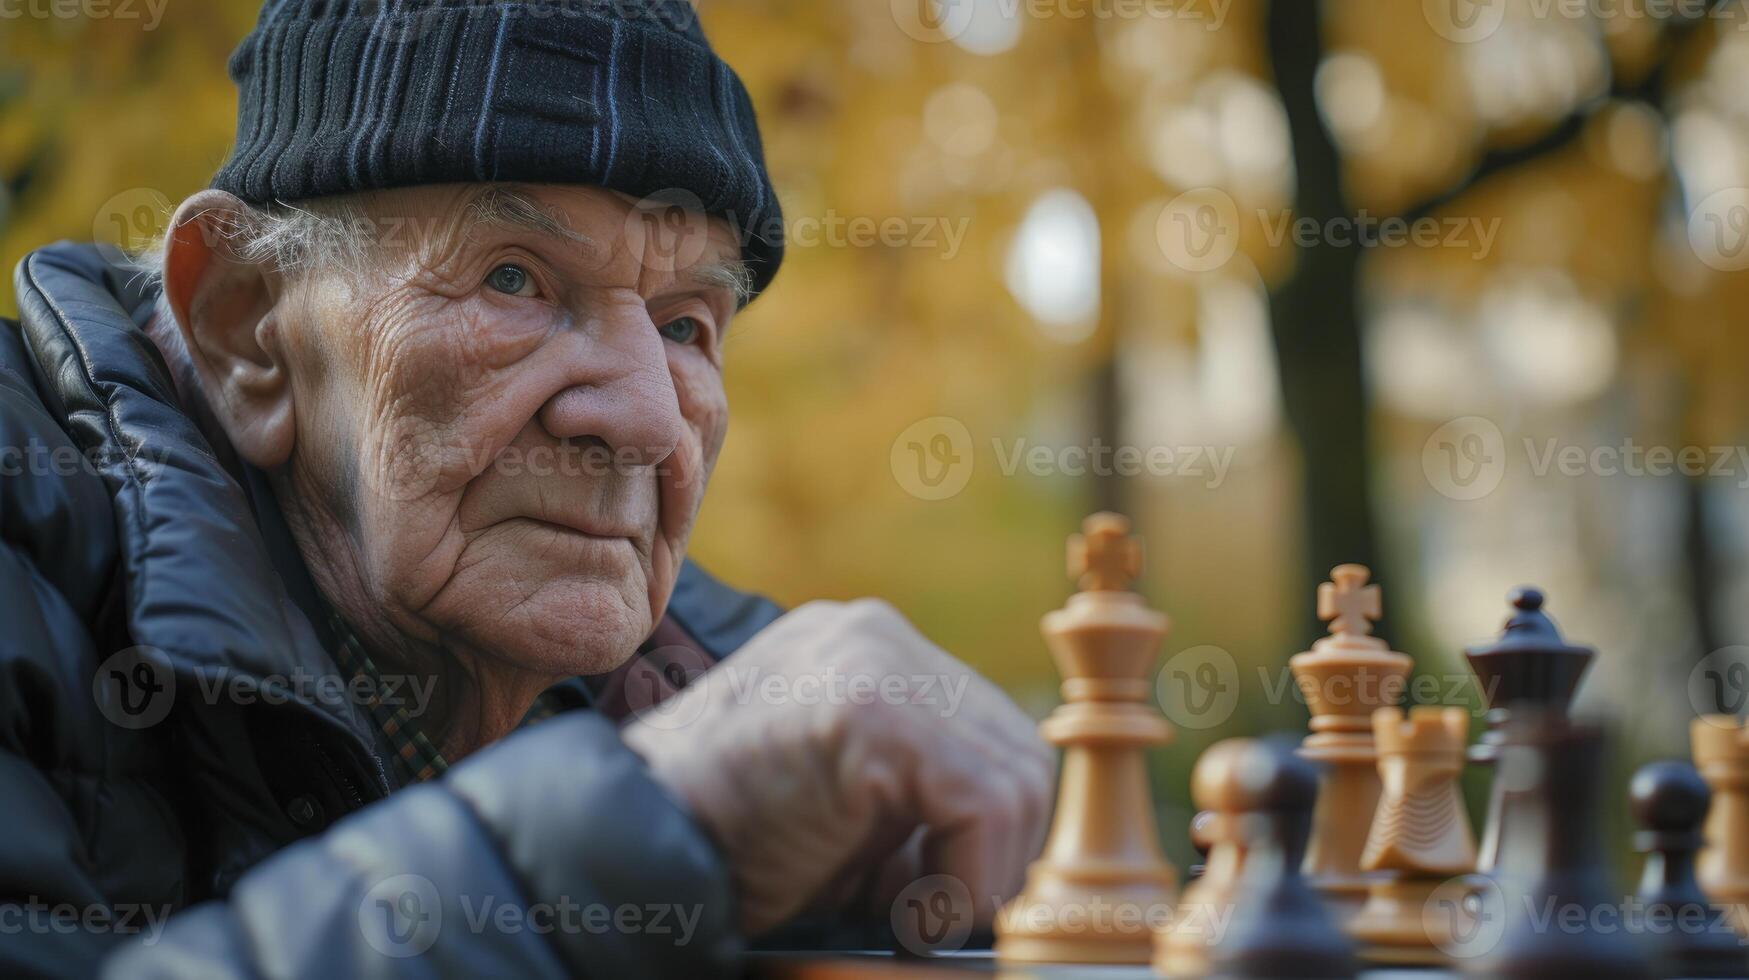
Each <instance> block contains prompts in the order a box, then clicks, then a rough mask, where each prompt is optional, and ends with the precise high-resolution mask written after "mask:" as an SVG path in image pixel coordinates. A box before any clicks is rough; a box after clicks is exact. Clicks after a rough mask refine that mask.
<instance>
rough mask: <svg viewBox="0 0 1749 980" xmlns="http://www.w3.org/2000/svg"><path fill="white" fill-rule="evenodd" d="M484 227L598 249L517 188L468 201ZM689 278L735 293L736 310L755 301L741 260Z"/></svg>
mask: <svg viewBox="0 0 1749 980" xmlns="http://www.w3.org/2000/svg"><path fill="white" fill-rule="evenodd" d="M483 224H484V225H495V226H498V227H501V228H518V229H523V230H526V231H532V232H535V233H536V234H541V235H548V236H550V237H553V238H557V239H560V240H562V241H567V242H572V243H574V244H578V245H582V246H583V247H585V248H592V247H594V246H595V240H594V239H592V238H590V237H589V236H588V235H585V234H583V233H582V232H579V231H575V230H573V229H572V228H571V227H570V226H569V225H568V224H566V223H565V220H564V215H563V213H562V212H560V211H559V210H558V209H556V208H550V207H547V206H546V205H543V204H541V203H540V202H539V201H536V200H535V199H534V198H532V197H529V196H528V195H527V194H523V193H520V192H519V191H517V190H516V189H514V188H513V187H502V186H497V185H494V186H491V187H487V188H486V189H485V190H483V191H481V192H480V193H479V194H478V195H476V196H475V197H474V199H473V200H472V201H470V202H468V208H467V225H468V227H469V228H472V227H475V226H478V225H483ZM688 278H690V279H691V280H692V281H693V282H695V283H697V284H699V285H701V286H708V287H711V288H713V289H727V290H729V291H730V292H732V293H734V294H735V307H736V309H739V308H741V307H743V306H746V305H747V304H748V303H749V302H752V300H753V267H752V266H750V265H748V264H747V263H746V262H745V261H743V260H741V259H730V260H727V261H723V262H710V263H707V264H704V265H701V266H698V267H696V268H694V269H692V270H691V271H690V272H689V273H688Z"/></svg>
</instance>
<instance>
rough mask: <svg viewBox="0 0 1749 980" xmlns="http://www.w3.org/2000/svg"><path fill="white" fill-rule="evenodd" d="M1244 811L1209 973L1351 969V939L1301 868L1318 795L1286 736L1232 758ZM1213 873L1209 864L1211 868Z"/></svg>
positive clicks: (1244, 977) (1313, 771)
mask: <svg viewBox="0 0 1749 980" xmlns="http://www.w3.org/2000/svg"><path fill="white" fill-rule="evenodd" d="M1233 768H1234V769H1235V770H1236V771H1237V773H1238V779H1237V786H1236V788H1237V790H1238V792H1237V793H1235V794H1233V798H1232V799H1231V801H1230V803H1231V805H1232V806H1233V808H1234V809H1235V810H1239V811H1243V816H1242V817H1241V818H1240V819H1239V835H1240V839H1241V840H1242V841H1243V842H1244V845H1245V859H1244V866H1243V868H1241V870H1240V872H1239V883H1238V886H1237V887H1236V888H1235V889H1234V894H1233V901H1232V906H1233V914H1232V923H1231V925H1230V926H1229V927H1228V929H1227V932H1226V935H1224V936H1221V937H1218V938H1217V941H1216V943H1215V948H1214V951H1213V953H1212V954H1211V955H1210V969H1209V976H1211V977H1220V978H1231V980H1253V978H1255V980H1264V978H1294V980H1322V978H1345V977H1352V976H1354V975H1355V971H1356V970H1357V969H1358V964H1357V963H1356V962H1355V959H1354V947H1353V944H1352V943H1350V942H1349V941H1348V937H1347V936H1345V935H1343V933H1342V930H1341V929H1338V928H1337V927H1336V923H1335V921H1334V920H1333V919H1332V918H1331V916H1330V912H1329V910H1328V909H1326V908H1325V907H1324V903H1323V901H1322V900H1321V899H1320V898H1319V897H1318V893H1317V892H1316V891H1314V890H1313V889H1312V887H1311V885H1310V884H1309V883H1308V881H1307V879H1306V877H1305V875H1304V874H1303V873H1302V872H1301V871H1300V866H1301V864H1302V863H1303V862H1304V861H1305V852H1306V840H1307V838H1308V837H1309V836H1310V835H1311V830H1312V808H1313V806H1314V805H1315V804H1316V802H1317V796H1318V772H1317V768H1316V766H1315V765H1314V764H1313V763H1311V762H1308V761H1307V760H1305V759H1303V758H1301V757H1300V756H1299V755H1298V754H1297V753H1296V752H1295V751H1294V748H1293V744H1292V742H1291V741H1287V740H1278V739H1273V738H1272V739H1262V740H1259V741H1257V742H1254V743H1252V745H1251V746H1250V747H1249V748H1247V749H1246V751H1245V752H1244V753H1243V754H1242V755H1241V756H1240V758H1238V759H1237V760H1235V761H1234V763H1233ZM1211 873H1212V872H1211Z"/></svg>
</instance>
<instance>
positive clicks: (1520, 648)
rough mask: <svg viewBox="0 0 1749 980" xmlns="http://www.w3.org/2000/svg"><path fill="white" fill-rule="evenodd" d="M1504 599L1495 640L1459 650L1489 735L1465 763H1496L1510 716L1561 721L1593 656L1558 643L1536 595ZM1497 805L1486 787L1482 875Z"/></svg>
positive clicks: (1520, 593) (1489, 858)
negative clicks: (1484, 704) (1506, 614)
mask: <svg viewBox="0 0 1749 980" xmlns="http://www.w3.org/2000/svg"><path fill="white" fill-rule="evenodd" d="M1506 598H1507V601H1508V602H1510V603H1512V608H1513V610H1514V611H1513V614H1512V616H1511V618H1509V619H1507V621H1506V628H1505V630H1504V631H1503V632H1502V633H1501V634H1500V639H1499V640H1498V641H1496V642H1494V643H1492V644H1488V645H1483V646H1474V647H1470V648H1469V649H1467V650H1465V651H1464V658H1465V659H1466V660H1468V661H1469V662H1470V670H1472V671H1474V672H1475V675H1476V681H1477V683H1478V684H1480V685H1481V689H1482V696H1483V697H1484V698H1486V699H1487V701H1488V713H1487V715H1486V716H1485V717H1486V720H1487V722H1488V730H1487V731H1486V732H1485V733H1483V735H1482V737H1481V739H1480V740H1479V741H1478V742H1477V743H1476V744H1475V745H1474V746H1472V747H1471V749H1470V761H1472V762H1476V763H1480V764H1482V765H1493V764H1494V763H1495V761H1496V760H1497V759H1498V757H1499V754H1500V745H1501V743H1502V741H1503V740H1504V737H1505V732H1506V729H1507V727H1508V725H1509V724H1510V722H1511V719H1512V715H1513V712H1515V711H1528V712H1534V713H1536V714H1537V715H1538V716H1539V717H1541V718H1544V719H1549V718H1553V717H1556V716H1560V717H1564V716H1565V715H1566V713H1567V707H1568V705H1570V704H1571V703H1572V701H1573V692H1574V691H1575V690H1577V689H1578V687H1579V680H1580V679H1581V678H1582V677H1584V676H1585V670H1586V668H1587V667H1589V666H1591V659H1592V658H1593V657H1594V656H1596V651H1594V650H1592V649H1591V648H1590V647H1582V646H1572V645H1569V644H1568V643H1566V642H1565V641H1563V640H1562V639H1561V633H1560V630H1559V629H1557V628H1556V627H1555V623H1554V621H1553V620H1551V619H1549V617H1548V614H1547V613H1544V612H1543V611H1542V606H1543V594H1542V592H1541V591H1540V590H1538V589H1535V588H1531V587H1529V586H1523V587H1520V588H1517V589H1514V590H1513V591H1512V594H1511V595H1509V596H1507V597H1506ZM1501 802H1502V801H1501V796H1500V791H1499V788H1498V786H1490V787H1489V791H1488V814H1487V822H1486V824H1485V829H1484V830H1483V832H1482V847H1481V852H1480V854H1478V855H1477V858H1476V869H1477V870H1478V871H1481V872H1484V873H1487V872H1491V871H1492V870H1493V869H1494V866H1495V863H1496V861H1497V859H1498V856H1499V854H1500V847H1501V844H1500V836H1501V834H1502V832H1503V828H1502V826H1501V820H1500V806H1501Z"/></svg>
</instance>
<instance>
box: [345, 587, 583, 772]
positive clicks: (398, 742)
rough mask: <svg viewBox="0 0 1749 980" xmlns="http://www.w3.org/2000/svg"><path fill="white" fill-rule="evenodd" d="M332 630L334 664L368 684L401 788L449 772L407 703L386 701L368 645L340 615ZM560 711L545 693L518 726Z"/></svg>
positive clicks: (373, 710) (368, 705) (368, 700)
mask: <svg viewBox="0 0 1749 980" xmlns="http://www.w3.org/2000/svg"><path fill="white" fill-rule="evenodd" d="M328 628H329V630H330V631H331V632H332V633H333V634H334V637H335V640H336V642H335V649H334V662H335V664H336V665H337V666H338V667H339V668H340V672H341V674H343V675H345V676H348V677H355V678H362V679H363V680H364V681H365V686H366V688H367V689H368V691H369V694H368V695H367V696H366V699H365V709H366V710H367V711H369V712H370V716H371V720H372V721H373V722H374V723H375V724H376V726H377V730H378V731H381V732H382V733H383V738H384V739H385V740H387V742H388V743H389V747H390V748H391V749H393V750H394V751H393V754H392V755H391V756H390V760H389V761H390V762H391V763H392V764H393V765H394V767H395V775H396V777H397V778H398V779H399V781H400V783H401V785H403V786H408V785H411V784H413V783H422V782H424V781H426V780H427V779H433V778H435V777H438V776H441V775H443V774H444V773H445V772H447V771H448V770H449V760H447V759H445V758H444V757H443V753H442V752H440V751H438V748H437V746H436V745H433V744H432V743H431V740H430V739H428V738H426V737H425V733H424V732H422V731H420V730H419V725H418V719H417V718H416V717H415V716H414V715H413V713H412V712H410V711H408V710H407V703H406V700H405V699H404V698H399V697H397V698H395V699H394V700H393V701H387V700H384V692H385V685H384V682H383V675H382V674H381V672H379V671H378V670H377V666H376V663H375V662H374V661H372V660H371V658H370V655H369V654H368V653H365V651H364V644H362V643H360V642H359V640H358V634H356V633H354V632H353V631H352V628H351V627H350V626H348V625H346V621H345V620H343V619H341V618H340V616H339V614H338V613H334V614H330V615H329V617H328ZM559 710H560V708H559V704H558V703H557V700H556V699H555V698H554V697H552V696H551V692H543V693H542V694H541V696H540V697H538V698H536V699H535V702H534V705H533V706H532V707H531V708H529V711H528V714H527V715H524V716H523V719H522V723H521V725H520V726H518V727H521V728H526V727H528V726H529V725H532V724H534V723H535V722H538V721H543V720H545V719H547V718H550V717H552V716H553V715H554V714H557V713H558V711H559Z"/></svg>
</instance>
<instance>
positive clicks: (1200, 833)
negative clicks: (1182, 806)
mask: <svg viewBox="0 0 1749 980" xmlns="http://www.w3.org/2000/svg"><path fill="white" fill-rule="evenodd" d="M1194 775H1195V774H1194V773H1193V774H1192V777H1193V778H1194ZM1215 816H1216V815H1215V813H1214V811H1212V810H1198V811H1196V814H1195V815H1194V816H1192V817H1191V818H1190V829H1189V834H1190V846H1191V847H1194V848H1196V856H1197V857H1198V858H1200V860H1199V861H1197V863H1195V864H1193V865H1191V866H1190V867H1189V868H1187V869H1185V873H1184V877H1185V880H1187V881H1195V880H1196V879H1198V878H1201V877H1202V875H1203V872H1204V871H1206V870H1208V864H1207V861H1208V859H1209V850H1210V849H1211V848H1213V847H1214V846H1215V839H1214V838H1213V837H1210V836H1209V834H1210V832H1211V831H1213V830H1214V829H1215V828H1214V823H1215Z"/></svg>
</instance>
